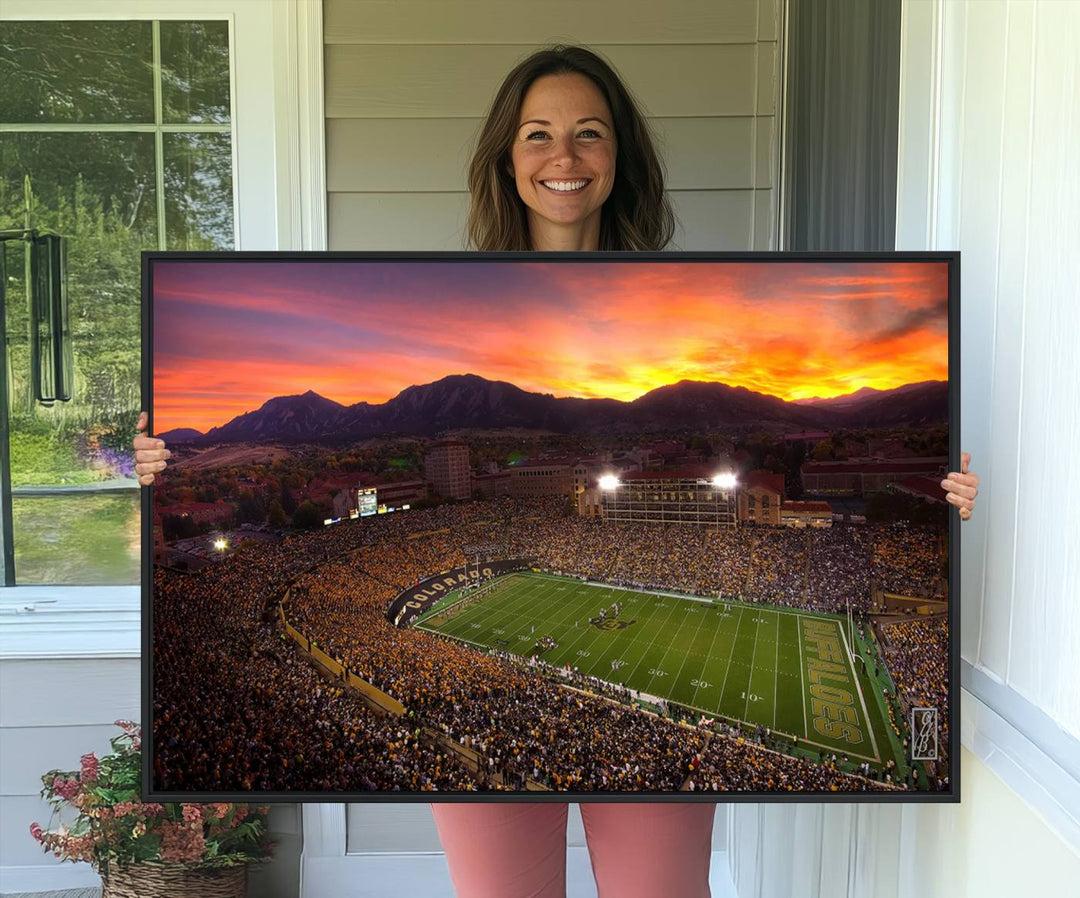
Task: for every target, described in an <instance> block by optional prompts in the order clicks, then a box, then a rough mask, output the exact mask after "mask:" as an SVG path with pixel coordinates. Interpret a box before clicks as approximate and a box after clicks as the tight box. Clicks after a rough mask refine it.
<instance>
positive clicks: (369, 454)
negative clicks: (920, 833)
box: [142, 252, 959, 802]
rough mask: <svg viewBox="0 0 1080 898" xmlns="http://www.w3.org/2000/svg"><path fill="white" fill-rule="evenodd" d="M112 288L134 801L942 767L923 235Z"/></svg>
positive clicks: (661, 789) (483, 259)
mask: <svg viewBox="0 0 1080 898" xmlns="http://www.w3.org/2000/svg"><path fill="white" fill-rule="evenodd" d="M143 291H144V340H143V346H144V371H145V372H146V377H145V379H144V401H145V402H146V407H147V408H148V409H149V410H150V413H151V432H152V433H154V434H155V435H157V436H161V437H163V438H164V439H165V440H166V441H167V444H168V446H169V448H170V449H171V451H172V460H171V462H170V464H169V467H168V469H167V470H166V471H165V472H164V473H163V474H161V475H159V476H158V478H157V480H156V482H155V484H154V486H153V487H152V488H151V489H149V490H146V491H144V506H143V512H144V513H143V522H144V524H143V543H142V544H143V603H144V606H143V608H144V613H143V622H144V634H143V635H144V653H143V658H144V666H143V673H144V720H146V721H149V722H150V725H149V726H147V727H146V734H147V735H146V739H147V751H146V752H145V760H144V771H143V773H144V791H145V796H144V797H149V798H152V799H153V800H157V801H166V800H197V799H199V798H200V797H201V800H224V799H226V798H228V799H230V800H234V799H240V798H249V799H251V800H257V801H260V802H263V801H274V800H281V801H299V800H305V801H306V800H320V799H325V800H333V801H340V800H395V801H400V800H417V801H433V800H469V799H472V800H481V801H492V800H507V801H512V800H530V801H532V800H545V799H552V800H566V798H567V797H572V798H573V800H575V801H583V800H631V801H641V800H679V801H694V800H705V801H715V800H717V799H718V798H719V799H723V800H729V799H732V798H735V799H744V800H754V801H768V800H775V799H783V800H807V801H821V800H823V799H825V800H828V799H835V800H844V799H849V800H850V799H852V798H857V799H858V800H874V801H926V800H929V801H949V800H952V801H955V800H958V796H959V785H958V773H959V771H958V761H959V744H958V732H957V726H956V720H955V716H954V714H955V711H956V709H957V707H958V704H957V701H956V698H957V696H956V689H957V688H958V684H959V680H958V670H959V667H958V665H959V653H958V648H957V646H956V643H955V639H953V638H952V636H951V634H955V633H956V632H958V626H957V594H958V593H957V572H958V558H957V540H956V535H957V534H956V527H957V526H958V524H957V521H956V520H955V511H954V510H951V506H949V505H948V504H947V503H946V502H945V501H944V493H943V491H942V490H941V487H940V481H941V479H942V477H943V475H944V473H945V472H946V471H948V470H956V469H957V468H958V463H959V449H958V446H957V442H956V435H957V433H958V424H959V417H958V414H959V405H958V394H959V385H958V379H957V372H958V371H959V359H958V322H959V255H958V254H956V253H919V254H907V253H904V254H901V253H897V254H842V255H841V254H779V253H771V254H745V253H744V254H701V253H662V254H637V253H624V254H588V253H582V254H566V255H561V254H544V255H543V256H542V257H538V256H536V255H520V256H518V255H513V254H483V253H378V254H376V253H292V254H287V253H286V254H282V253H202V254H199V253H165V252H157V253H146V254H144V257H143ZM211 796H215V798H211Z"/></svg>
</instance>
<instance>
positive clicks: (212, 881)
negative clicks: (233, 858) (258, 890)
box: [101, 863, 247, 898]
mask: <svg viewBox="0 0 1080 898" xmlns="http://www.w3.org/2000/svg"><path fill="white" fill-rule="evenodd" d="M246 890H247V865H246V864H240V865H238V866H236V867H221V868H218V869H216V870H200V869H198V868H196V867H191V866H189V865H187V864H151V863H143V864H132V865H131V866H130V867H128V868H127V869H126V870H121V869H120V868H118V867H114V868H113V869H112V870H110V871H109V873H108V875H105V874H102V876H101V898H244V894H245V892H246Z"/></svg>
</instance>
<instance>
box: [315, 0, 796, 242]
mask: <svg viewBox="0 0 1080 898" xmlns="http://www.w3.org/2000/svg"><path fill="white" fill-rule="evenodd" d="M324 15H325V35H326V57H325V79H326V144H327V146H326V161H327V192H328V217H329V246H330V248H331V249H342V250H344V249H357V250H359V249H367V250H378V249H442V250H455V249H463V248H465V245H464V230H463V229H464V223H465V216H466V213H467V209H468V195H467V193H466V189H465V175H466V167H467V165H468V160H469V158H470V156H471V153H472V146H473V142H474V140H475V137H476V134H477V131H478V129H479V127H480V124H481V122H482V119H483V116H484V114H485V112H486V111H487V107H488V104H489V103H490V101H491V99H492V96H493V94H494V92H495V89H496V88H497V86H498V84H499V83H500V81H501V80H502V78H503V77H504V76H505V74H506V73H507V72H508V71H509V70H510V68H511V67H512V66H513V65H514V64H515V63H516V62H517V61H519V60H520V59H522V58H523V57H524V56H526V55H528V54H529V53H530V52H532V50H534V49H536V48H537V47H539V46H543V45H547V44H551V43H557V42H563V43H583V44H586V45H588V46H591V47H593V48H594V49H596V50H598V51H599V52H600V53H602V54H603V55H604V56H606V57H607V58H608V59H610V60H611V62H612V63H613V64H614V65H615V67H616V68H617V69H618V70H619V72H620V73H621V74H622V75H623V76H624V78H625V80H626V81H627V83H628V84H629V85H630V87H631V89H632V90H633V92H634V93H635V95H636V96H637V97H638V99H639V100H640V101H641V103H642V104H643V106H644V107H645V110H646V112H647V114H648V115H649V119H650V122H651V124H652V126H653V128H654V130H655V132H656V134H657V137H658V139H659V144H660V148H661V151H662V153H663V157H664V159H665V162H666V165H667V169H668V186H669V188H670V192H671V197H672V200H673V203H674V205H675V210H676V215H677V216H678V219H679V229H678V231H677V233H676V237H675V243H676V245H677V247H678V248H680V249H687V250H709V249H712V250H722V249H723V250H738V249H775V248H776V236H775V234H776V209H777V205H778V201H777V197H776V190H775V187H774V185H775V181H776V157H777V154H778V145H777V140H778V128H777V127H776V121H777V116H778V108H779V66H780V53H779V43H778V34H779V27H778V24H779V23H778V20H779V0H760V2H759V0H741V2H725V3H715V2H710V0H698V2H695V0H675V2H673V3H665V4H656V3H653V2H645V0H628V2H619V0H603V2H590V3H577V2H573V0H563V2H554V3H546V4H536V3H525V2H509V3H499V2H494V0H491V2H486V0H485V2H473V3H464V2H458V3H444V2H440V0H394V2H389V0H387V2H381V0H327V2H326V3H325V6H324ZM553 23H557V24H554V25H553ZM553 29H563V30H553Z"/></svg>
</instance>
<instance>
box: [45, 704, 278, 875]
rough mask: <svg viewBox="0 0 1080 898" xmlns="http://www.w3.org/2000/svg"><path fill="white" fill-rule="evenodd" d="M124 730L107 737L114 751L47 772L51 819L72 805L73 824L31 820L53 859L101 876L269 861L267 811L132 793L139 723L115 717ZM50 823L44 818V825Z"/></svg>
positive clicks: (136, 783)
mask: <svg viewBox="0 0 1080 898" xmlns="http://www.w3.org/2000/svg"><path fill="white" fill-rule="evenodd" d="M116 725H117V726H118V727H120V729H122V730H123V733H122V734H121V735H119V736H116V737H115V738H113V739H112V740H110V742H111V744H112V747H113V753H112V754H109V755H106V756H105V757H102V758H98V757H96V756H95V755H93V754H87V755H83V756H82V759H81V763H82V766H81V769H80V770H78V771H71V772H65V771H61V770H50V771H49V772H48V773H46V774H45V775H44V776H42V777H41V782H42V785H43V786H44V788H43V789H42V790H41V797H42V798H44V799H45V800H46V801H47V802H48V803H49V804H50V805H51V806H52V808H53V820H55V819H56V817H57V815H58V814H60V813H61V812H63V811H70V810H71V809H74V810H75V811H76V812H77V816H76V818H75V821H74V822H73V823H70V824H62V825H61V826H60V827H59V828H58V829H56V830H43V829H42V828H41V826H40V825H39V824H38V823H32V824H31V825H30V834H31V835H32V836H33V837H34V838H35V839H36V840H37V841H38V842H39V843H40V844H41V846H42V848H43V849H44V850H45V851H46V852H52V853H53V854H54V855H55V856H56V857H58V858H59V859H60V860H64V861H87V862H89V863H90V864H93V866H94V869H95V870H97V871H98V872H99V873H101V874H102V875H104V876H107V875H108V874H109V872H110V868H111V867H112V866H113V865H115V866H116V867H117V868H119V869H121V870H122V869H124V868H127V867H129V866H130V865H132V864H146V863H149V864H154V863H161V864H183V865H186V866H189V867H193V868H197V869H201V870H212V869H215V868H221V867H234V866H237V865H240V864H248V863H255V862H259V861H265V860H269V859H270V857H271V855H272V853H273V849H274V845H273V843H271V842H270V840H269V837H268V832H267V820H266V817H267V813H268V812H269V808H267V807H258V808H255V809H251V808H249V806H248V805H246V804H233V803H229V802H218V803H214V804H188V803H184V804H155V803H153V802H143V801H141V800H140V798H139V782H140V779H141V767H142V764H141V755H140V749H141V747H142V734H141V730H140V728H139V725H138V724H135V723H132V722H131V721H130V720H118V721H116ZM51 825H52V821H50V826H51Z"/></svg>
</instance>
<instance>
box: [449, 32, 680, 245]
mask: <svg viewBox="0 0 1080 898" xmlns="http://www.w3.org/2000/svg"><path fill="white" fill-rule="evenodd" d="M567 74H576V75H584V76H585V77H586V78H588V79H589V80H591V81H592V82H593V83H594V84H595V85H596V86H597V88H599V90H600V93H601V94H603V96H604V99H605V100H607V104H608V108H609V109H610V110H611V115H612V118H613V119H614V121H613V126H614V128H615V140H616V155H615V180H614V184H613V185H612V188H611V195H610V196H609V197H608V199H607V201H606V202H605V203H604V206H603V209H602V210H601V218H600V249H601V250H659V249H663V248H664V247H665V246H667V244H668V243H670V242H671V238H672V235H673V234H674V232H675V216H674V214H673V213H672V211H671V204H670V203H669V202H668V198H667V195H666V194H665V193H664V169H663V166H662V164H661V162H660V157H659V156H657V154H656V151H655V150H654V149H653V141H652V135H651V133H650V131H649V126H648V124H647V123H646V121H645V116H644V115H642V113H641V110H640V109H639V108H638V105H637V103H636V102H635V100H634V98H633V96H631V94H630V91H629V90H627V88H626V86H625V85H624V84H623V83H622V80H621V79H620V78H619V76H618V75H617V74H616V73H615V70H614V69H612V67H611V66H610V65H609V64H608V63H607V62H605V61H604V60H603V59H601V58H600V57H599V56H597V55H596V54H595V53H593V52H592V51H591V50H587V49H585V48H584V47H568V46H555V47H549V48H546V49H544V50H538V51H537V52H536V53H533V54H532V55H531V56H529V57H528V58H527V59H525V60H524V61H522V62H520V63H519V64H518V65H517V66H515V68H514V69H513V71H511V72H510V74H509V75H507V76H506V80H504V81H503V83H502V86H501V87H500V88H499V91H498V93H497V94H496V95H495V99H494V101H492V104H491V109H490V110H489V111H488V115H487V119H486V120H485V122H484V125H483V128H482V129H481V131H480V138H479V140H478V141H477V145H476V152H475V153H474V154H473V157H472V162H471V163H470V164H469V193H470V195H471V202H470V206H469V223H468V238H469V244H470V245H471V246H473V247H475V248H476V249H479V250H504V251H522V250H528V249H531V246H530V243H529V226H528V219H527V218H526V215H525V204H524V203H523V202H522V201H521V197H520V196H519V195H518V191H517V186H516V185H515V183H514V178H513V176H512V175H511V174H510V148H511V146H512V144H513V139H514V135H515V134H516V133H517V128H518V115H519V114H520V111H521V104H522V102H523V101H524V99H525V94H526V93H527V92H528V90H529V88H530V87H531V86H532V84H533V82H534V81H536V80H537V79H538V78H542V77H544V76H545V75H567Z"/></svg>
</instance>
